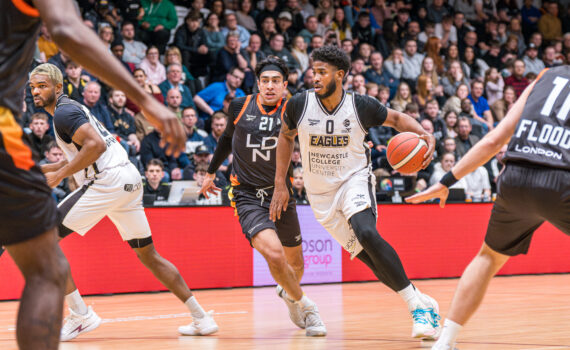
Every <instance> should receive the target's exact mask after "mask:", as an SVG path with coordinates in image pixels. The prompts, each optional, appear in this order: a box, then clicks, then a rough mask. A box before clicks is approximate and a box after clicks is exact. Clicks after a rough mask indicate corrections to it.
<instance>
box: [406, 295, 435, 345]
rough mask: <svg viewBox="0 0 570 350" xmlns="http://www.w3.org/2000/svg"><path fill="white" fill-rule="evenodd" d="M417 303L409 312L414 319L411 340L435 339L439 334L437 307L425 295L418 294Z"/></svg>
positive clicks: (432, 299)
mask: <svg viewBox="0 0 570 350" xmlns="http://www.w3.org/2000/svg"><path fill="white" fill-rule="evenodd" d="M418 301H419V302H418V303H417V304H416V305H414V307H413V309H412V310H410V313H411V314H412V318H413V319H414V325H413V327H412V338H421V339H437V338H438V337H439V334H440V333H441V325H440V324H439V320H440V319H441V317H440V316H439V305H438V304H437V301H435V299H434V298H432V297H430V296H429V295H427V294H420V293H418Z"/></svg>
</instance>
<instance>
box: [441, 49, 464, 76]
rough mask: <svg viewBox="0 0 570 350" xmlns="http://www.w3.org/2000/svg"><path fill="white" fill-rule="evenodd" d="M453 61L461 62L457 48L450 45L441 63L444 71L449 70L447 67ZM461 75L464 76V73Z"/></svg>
mask: <svg viewBox="0 0 570 350" xmlns="http://www.w3.org/2000/svg"><path fill="white" fill-rule="evenodd" d="M454 61H460V62H461V59H460V58H459V49H458V48H457V45H455V44H451V45H449V47H448V48H447V53H446V54H445V59H444V61H443V64H444V66H445V69H449V66H450V65H451V63H453V62H454ZM461 68H462V69H463V67H461ZM463 73H464V74H465V72H463Z"/></svg>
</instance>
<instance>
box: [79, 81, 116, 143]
mask: <svg viewBox="0 0 570 350" xmlns="http://www.w3.org/2000/svg"><path fill="white" fill-rule="evenodd" d="M82 102H83V104H84V105H85V106H87V108H88V109H89V111H90V112H91V113H92V114H93V115H94V116H95V118H97V120H99V121H100V122H101V124H103V126H104V127H105V129H107V130H108V131H109V132H110V133H111V134H114V133H115V128H114V127H113V122H112V121H111V115H110V114H109V110H108V109H107V106H106V105H105V103H104V102H103V101H101V85H99V83H97V82H95V81H90V82H88V83H87V85H85V89H84V90H83V101H82Z"/></svg>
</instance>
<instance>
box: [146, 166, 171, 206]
mask: <svg viewBox="0 0 570 350" xmlns="http://www.w3.org/2000/svg"><path fill="white" fill-rule="evenodd" d="M164 175H165V174H164V164H163V163H162V161H161V160H160V159H151V160H149V161H148V163H147V165H146V170H145V172H144V177H145V180H146V181H144V184H143V193H144V195H152V196H153V200H152V201H153V202H155V201H167V200H168V195H169V194H170V184H169V183H167V182H164V181H163V179H164Z"/></svg>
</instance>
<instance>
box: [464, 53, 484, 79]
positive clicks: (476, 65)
mask: <svg viewBox="0 0 570 350" xmlns="http://www.w3.org/2000/svg"><path fill="white" fill-rule="evenodd" d="M463 63H465V64H464V65H463V70H464V71H465V76H466V77H468V78H469V79H478V78H483V77H484V76H485V71H487V69H489V65H488V64H487V63H486V62H485V61H483V60H482V59H480V58H477V56H476V52H475V50H474V49H473V48H472V47H469V46H468V47H466V48H465V49H464V51H463Z"/></svg>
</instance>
